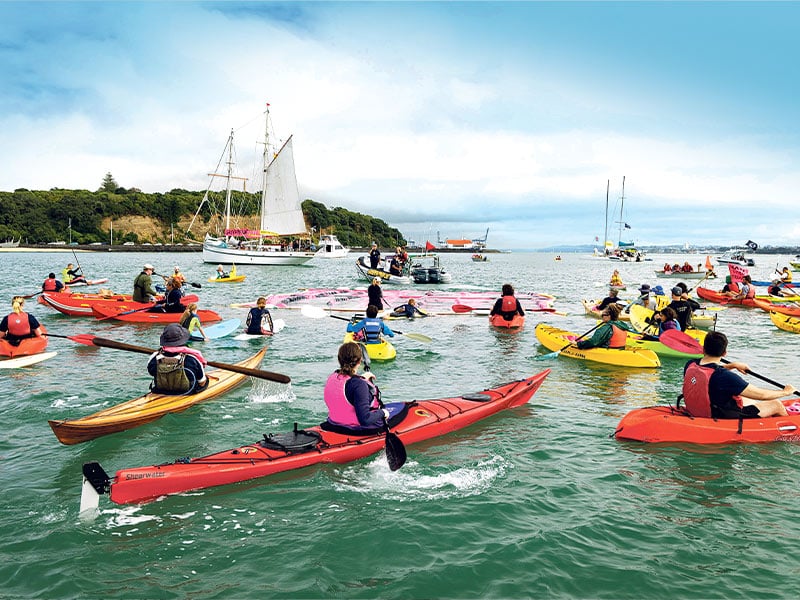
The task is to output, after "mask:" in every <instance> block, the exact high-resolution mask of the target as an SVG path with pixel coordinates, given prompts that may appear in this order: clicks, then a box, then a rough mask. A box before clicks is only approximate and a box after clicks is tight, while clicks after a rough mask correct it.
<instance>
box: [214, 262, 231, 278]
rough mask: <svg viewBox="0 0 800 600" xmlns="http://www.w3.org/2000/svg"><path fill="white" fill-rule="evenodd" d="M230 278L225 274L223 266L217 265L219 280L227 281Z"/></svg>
mask: <svg viewBox="0 0 800 600" xmlns="http://www.w3.org/2000/svg"><path fill="white" fill-rule="evenodd" d="M229 276H230V274H229V273H226V272H225V269H223V268H222V265H217V279H227V278H228V277H229Z"/></svg>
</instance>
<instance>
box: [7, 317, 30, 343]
mask: <svg viewBox="0 0 800 600" xmlns="http://www.w3.org/2000/svg"><path fill="white" fill-rule="evenodd" d="M8 334H9V335H11V336H13V337H18V338H24V337H30V335H31V323H30V321H29V320H28V313H25V312H21V313H19V314H17V313H11V314H10V315H8Z"/></svg>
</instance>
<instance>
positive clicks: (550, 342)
mask: <svg viewBox="0 0 800 600" xmlns="http://www.w3.org/2000/svg"><path fill="white" fill-rule="evenodd" d="M576 337H577V335H576V334H574V333H572V332H570V331H566V330H564V329H559V328H558V327H553V326H552V325H546V324H545V323H539V324H538V325H536V339H537V340H539V343H540V344H542V346H544V347H545V348H547V349H548V350H553V351H558V350H561V355H562V356H569V357H570V358H577V359H579V360H588V361H591V362H598V363H603V364H606V365H615V366H618V367H635V368H644V369H653V368H656V367H660V366H661V361H660V360H659V359H658V355H656V353H655V352H653V351H652V350H647V349H643V348H619V349H616V348H615V349H611V348H589V349H587V350H580V349H579V348H577V347H576V346H574V345H573V346H568V345H569V344H570V342H572V341H573V340H574V339H575V338H576ZM565 346H568V347H567V348H565ZM562 349H563V350H562Z"/></svg>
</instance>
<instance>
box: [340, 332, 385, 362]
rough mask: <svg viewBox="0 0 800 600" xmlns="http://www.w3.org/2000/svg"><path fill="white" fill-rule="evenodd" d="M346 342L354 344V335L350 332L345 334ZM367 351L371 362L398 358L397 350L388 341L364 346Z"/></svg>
mask: <svg viewBox="0 0 800 600" xmlns="http://www.w3.org/2000/svg"><path fill="white" fill-rule="evenodd" d="M344 341H345V342H354V341H356V340H354V339H353V333H352V332H350V331H348V332H347V333H345V334H344ZM364 347H365V348H366V349H367V354H368V355H369V357H370V359H371V360H392V359H393V358H394V357H395V356H397V350H395V347H394V346H392V345H391V344H390V343H389V342H387V341H386V340H381V341H380V342H378V343H373V344H364Z"/></svg>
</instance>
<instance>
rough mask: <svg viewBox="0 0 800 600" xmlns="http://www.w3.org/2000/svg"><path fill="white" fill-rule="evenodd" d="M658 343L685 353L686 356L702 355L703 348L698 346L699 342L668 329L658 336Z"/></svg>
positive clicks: (682, 333) (681, 332)
mask: <svg viewBox="0 0 800 600" xmlns="http://www.w3.org/2000/svg"><path fill="white" fill-rule="evenodd" d="M658 341H659V342H661V343H662V344H664V345H665V346H666V347H667V348H670V349H672V350H676V351H678V352H685V353H686V354H702V353H703V347H702V346H701V345H700V342H698V341H697V340H696V339H694V338H693V337H692V336H690V335H687V334H685V333H684V332H683V331H678V330H677V329H668V330H667V331H665V332H664V333H662V334H661V335H660V336H659V338H658Z"/></svg>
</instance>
